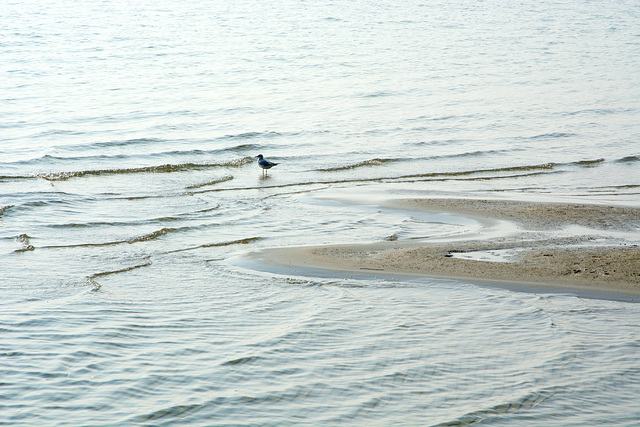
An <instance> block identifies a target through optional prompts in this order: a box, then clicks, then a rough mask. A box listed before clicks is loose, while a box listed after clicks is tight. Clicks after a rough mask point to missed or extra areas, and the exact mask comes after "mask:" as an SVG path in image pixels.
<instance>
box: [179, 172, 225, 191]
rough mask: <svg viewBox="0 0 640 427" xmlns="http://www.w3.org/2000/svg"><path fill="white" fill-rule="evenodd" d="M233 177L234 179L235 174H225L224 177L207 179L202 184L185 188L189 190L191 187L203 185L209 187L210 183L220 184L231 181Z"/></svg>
mask: <svg viewBox="0 0 640 427" xmlns="http://www.w3.org/2000/svg"><path fill="white" fill-rule="evenodd" d="M232 179H233V175H225V176H223V177H220V178H216V179H213V180H211V181H206V182H203V183H201V184H193V185H188V186H186V187H185V188H186V189H187V190H191V189H194V188H202V187H207V186H209V185H216V184H220V183H222V182H227V181H231V180H232Z"/></svg>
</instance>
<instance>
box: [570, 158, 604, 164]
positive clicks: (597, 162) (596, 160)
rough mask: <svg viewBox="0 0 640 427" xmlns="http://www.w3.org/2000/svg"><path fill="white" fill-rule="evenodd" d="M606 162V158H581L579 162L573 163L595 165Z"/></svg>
mask: <svg viewBox="0 0 640 427" xmlns="http://www.w3.org/2000/svg"><path fill="white" fill-rule="evenodd" d="M602 162H604V159H595V160H580V161H577V162H572V163H571V164H573V165H576V166H594V165H597V164H600V163H602Z"/></svg>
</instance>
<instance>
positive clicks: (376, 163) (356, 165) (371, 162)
mask: <svg viewBox="0 0 640 427" xmlns="http://www.w3.org/2000/svg"><path fill="white" fill-rule="evenodd" d="M400 160H402V159H377V158H376V159H370V160H364V161H362V162H358V163H354V164H351V165H346V166H336V167H333V168H326V169H316V171H318V172H336V171H343V170H351V169H357V168H360V167H363V166H380V165H382V164H384V163H392V162H397V161H400Z"/></svg>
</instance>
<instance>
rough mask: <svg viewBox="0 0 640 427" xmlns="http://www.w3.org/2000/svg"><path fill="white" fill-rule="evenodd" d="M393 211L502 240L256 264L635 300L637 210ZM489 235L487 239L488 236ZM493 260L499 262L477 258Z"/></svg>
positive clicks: (488, 206) (270, 256)
mask: <svg viewBox="0 0 640 427" xmlns="http://www.w3.org/2000/svg"><path fill="white" fill-rule="evenodd" d="M393 204H394V205H395V206H396V207H402V208H407V209H420V210H426V211H438V212H448V213H454V214H458V215H468V216H471V217H474V218H477V219H479V220H487V221H490V220H492V219H493V220H496V219H499V220H508V221H513V222H515V223H516V224H517V225H518V227H517V228H516V229H515V230H516V231H515V232H514V233H511V234H509V235H507V236H500V237H491V236H489V237H488V238H483V236H482V233H480V235H478V234H474V235H473V236H469V239H468V240H461V239H460V236H458V237H457V238H456V239H455V240H454V239H452V240H451V241H446V240H445V241H442V239H437V241H433V242H432V241H429V239H423V240H405V241H402V240H396V241H385V242H379V243H372V244H365V245H339V246H321V247H299V248H282V249H272V250H268V251H265V252H263V253H261V254H260V255H259V257H260V258H261V260H262V261H264V262H267V263H275V264H278V265H281V266H289V267H296V266H297V267H307V268H320V269H329V270H336V271H349V272H371V273H375V272H384V273H396V274H410V275H423V276H431V277H446V278H456V279H473V280H480V281H496V282H501V283H513V284H517V285H522V284H530V285H545V286H553V285H557V286H561V287H569V288H580V289H591V290H594V291H595V290H597V291H613V292H622V293H626V294H631V295H634V296H636V295H639V296H640V247H639V246H638V240H637V237H638V234H639V232H640V209H638V208H632V207H618V206H601V205H588V204H562V203H532V202H520V201H502V200H470V199H402V200H396V201H393ZM488 234H491V233H488ZM483 252H484V253H487V252H489V253H490V252H499V253H500V254H502V255H504V257H503V259H501V261H503V262H492V261H486V260H484V259H485V257H483V256H482V253H483Z"/></svg>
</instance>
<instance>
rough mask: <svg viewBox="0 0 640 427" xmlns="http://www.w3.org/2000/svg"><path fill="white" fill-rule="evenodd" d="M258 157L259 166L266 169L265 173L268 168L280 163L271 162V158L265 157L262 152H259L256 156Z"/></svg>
mask: <svg viewBox="0 0 640 427" xmlns="http://www.w3.org/2000/svg"><path fill="white" fill-rule="evenodd" d="M256 159H258V166H260V167H261V168H262V169H264V173H265V174H266V173H267V169H271V168H272V167H274V166H275V165H277V164H278V163H273V162H270V161H269V160H267V159H265V158H264V156H263V155H262V154H258V155H257V156H256Z"/></svg>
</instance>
